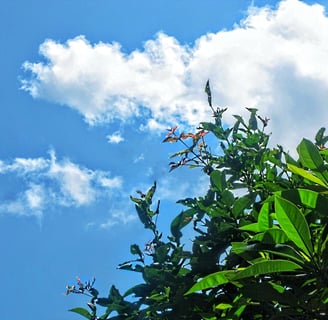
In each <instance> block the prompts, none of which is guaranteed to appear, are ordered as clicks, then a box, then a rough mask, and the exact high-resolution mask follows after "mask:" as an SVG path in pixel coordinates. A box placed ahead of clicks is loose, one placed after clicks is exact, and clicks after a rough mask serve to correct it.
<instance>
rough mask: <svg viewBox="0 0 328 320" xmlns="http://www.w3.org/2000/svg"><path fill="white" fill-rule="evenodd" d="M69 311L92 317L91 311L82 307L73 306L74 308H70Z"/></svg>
mask: <svg viewBox="0 0 328 320" xmlns="http://www.w3.org/2000/svg"><path fill="white" fill-rule="evenodd" d="M69 311H71V312H75V313H77V314H79V315H81V316H83V317H85V318H87V319H92V315H91V313H90V312H89V311H88V310H87V309H84V308H74V309H70V310H69Z"/></svg>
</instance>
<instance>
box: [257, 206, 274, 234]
mask: <svg viewBox="0 0 328 320" xmlns="http://www.w3.org/2000/svg"><path fill="white" fill-rule="evenodd" d="M257 222H258V226H259V231H265V230H267V229H269V228H271V227H272V219H271V217H270V203H269V202H265V203H264V204H263V205H262V207H261V210H260V213H259V216H258V219H257Z"/></svg>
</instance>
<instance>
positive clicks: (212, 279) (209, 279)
mask: <svg viewBox="0 0 328 320" xmlns="http://www.w3.org/2000/svg"><path fill="white" fill-rule="evenodd" d="M229 273H233V271H230V270H227V271H219V272H215V273H212V274H210V275H208V276H206V277H204V278H203V279H201V280H200V281H198V282H197V283H196V284H194V285H193V286H192V287H191V288H190V289H189V290H188V291H187V292H186V293H185V295H188V294H191V293H194V292H197V291H201V290H206V289H209V288H213V287H217V286H220V285H222V284H225V283H228V282H229V280H228V278H226V275H227V274H229Z"/></svg>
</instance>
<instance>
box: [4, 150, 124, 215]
mask: <svg viewBox="0 0 328 320" xmlns="http://www.w3.org/2000/svg"><path fill="white" fill-rule="evenodd" d="M0 175H10V176H11V179H12V180H15V179H16V181H18V183H19V184H20V188H21V191H17V193H16V194H15V195H14V197H13V199H12V200H8V199H6V200H4V201H2V204H1V205H0V212H8V213H12V214H18V215H28V216H37V217H41V216H42V214H43V211H44V210H45V209H46V208H47V207H50V206H52V207H53V206H66V207H67V206H74V207H79V206H85V205H90V204H92V203H94V202H95V201H97V199H99V198H100V197H109V196H110V194H111V191H112V190H113V189H118V188H121V185H122V178H121V177H110V175H109V173H108V172H104V171H99V170H91V169H88V168H85V167H81V166H79V165H77V164H75V163H72V162H71V161H70V160H69V159H64V160H57V158H56V155H55V152H54V151H53V150H51V151H50V159H45V158H37V159H24V158H17V159H14V160H13V161H12V162H5V161H1V162H0Z"/></svg>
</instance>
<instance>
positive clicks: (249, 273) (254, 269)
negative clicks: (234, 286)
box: [227, 259, 301, 281]
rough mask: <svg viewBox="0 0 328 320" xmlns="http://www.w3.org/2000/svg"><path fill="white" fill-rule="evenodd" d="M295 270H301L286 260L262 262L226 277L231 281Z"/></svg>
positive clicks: (295, 264)
mask: <svg viewBox="0 0 328 320" xmlns="http://www.w3.org/2000/svg"><path fill="white" fill-rule="evenodd" d="M297 269H301V266H299V265H298V264H297V263H295V262H292V261H288V260H278V259H277V260H264V261H260V262H257V263H254V264H253V265H250V266H249V267H247V268H245V269H242V270H240V271H239V270H238V271H236V272H235V273H234V274H233V275H232V274H229V275H227V277H229V278H230V280H231V281H235V280H239V279H243V278H249V277H254V276H258V275H260V274H270V273H276V272H290V271H294V270H297Z"/></svg>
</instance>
